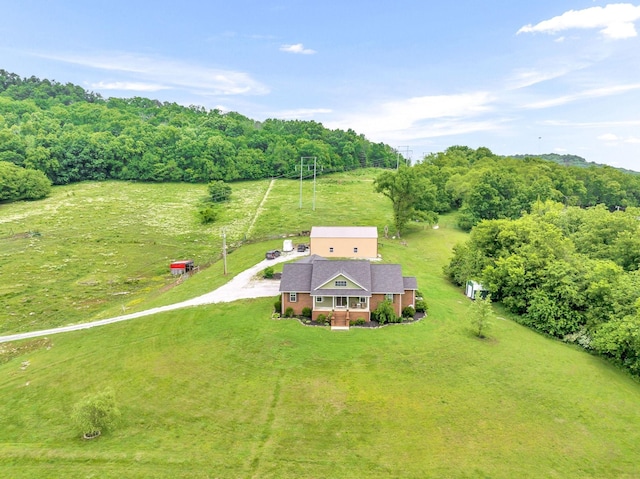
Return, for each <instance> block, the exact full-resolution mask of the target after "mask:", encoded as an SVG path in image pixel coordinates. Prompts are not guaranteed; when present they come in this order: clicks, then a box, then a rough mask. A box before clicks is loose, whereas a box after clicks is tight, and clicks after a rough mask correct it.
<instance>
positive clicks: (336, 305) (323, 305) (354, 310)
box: [312, 296, 371, 329]
mask: <svg viewBox="0 0 640 479" xmlns="http://www.w3.org/2000/svg"><path fill="white" fill-rule="evenodd" d="M370 299H371V298H370V297H368V296H315V297H314V300H313V312H312V318H313V319H314V320H315V319H316V318H317V317H318V316H320V315H321V314H323V315H325V316H326V317H327V318H331V328H332V329H348V328H349V322H350V321H356V320H358V319H362V320H364V321H369V320H370V318H371V314H370V313H371V312H370V310H369V304H370Z"/></svg>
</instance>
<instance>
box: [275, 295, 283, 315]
mask: <svg viewBox="0 0 640 479" xmlns="http://www.w3.org/2000/svg"><path fill="white" fill-rule="evenodd" d="M273 309H275V311H276V313H281V312H282V298H280V297H279V296H278V299H277V300H276V302H275V303H273Z"/></svg>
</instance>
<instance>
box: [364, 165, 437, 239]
mask: <svg viewBox="0 0 640 479" xmlns="http://www.w3.org/2000/svg"><path fill="white" fill-rule="evenodd" d="M374 187H375V190H376V191H377V192H378V193H382V194H383V195H384V196H386V197H387V198H389V199H390V200H391V205H392V208H393V223H394V226H395V229H396V233H397V235H398V236H401V234H402V232H403V231H404V230H405V228H406V226H407V223H408V222H409V221H410V220H412V219H419V220H424V221H429V222H432V223H433V222H435V221H436V220H437V217H438V216H437V214H436V213H435V205H436V192H437V189H436V186H435V185H434V184H433V183H432V182H431V181H430V180H429V179H428V178H426V177H424V176H421V175H420V174H419V173H418V171H417V170H416V169H415V168H413V167H410V166H401V167H400V168H399V169H398V170H397V171H393V172H392V171H385V172H384V173H381V174H380V175H379V176H378V177H377V178H376V180H375V182H374Z"/></svg>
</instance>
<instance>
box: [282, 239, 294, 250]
mask: <svg viewBox="0 0 640 479" xmlns="http://www.w3.org/2000/svg"><path fill="white" fill-rule="evenodd" d="M282 251H283V252H285V253H289V252H291V251H293V240H290V239H286V240H284V241H283V242H282Z"/></svg>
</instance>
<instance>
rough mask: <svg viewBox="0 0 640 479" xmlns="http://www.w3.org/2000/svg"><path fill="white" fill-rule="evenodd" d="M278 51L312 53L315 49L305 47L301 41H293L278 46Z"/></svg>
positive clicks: (301, 53)
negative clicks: (293, 42) (292, 42)
mask: <svg viewBox="0 0 640 479" xmlns="http://www.w3.org/2000/svg"><path fill="white" fill-rule="evenodd" d="M280 51H283V52H287V53H297V54H300V55H313V54H314V53H316V51H315V50H311V49H310V48H305V47H304V45H303V44H302V43H295V44H293V45H282V46H281V47H280Z"/></svg>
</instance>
